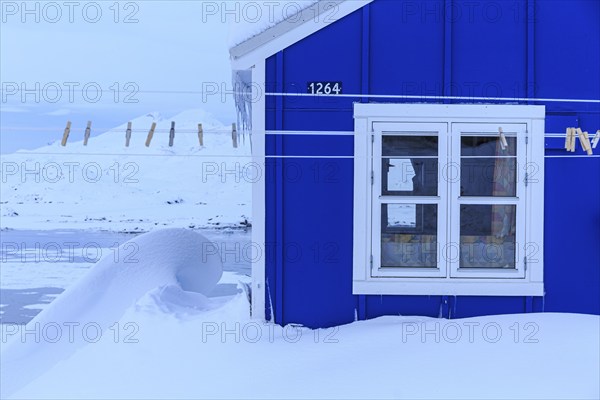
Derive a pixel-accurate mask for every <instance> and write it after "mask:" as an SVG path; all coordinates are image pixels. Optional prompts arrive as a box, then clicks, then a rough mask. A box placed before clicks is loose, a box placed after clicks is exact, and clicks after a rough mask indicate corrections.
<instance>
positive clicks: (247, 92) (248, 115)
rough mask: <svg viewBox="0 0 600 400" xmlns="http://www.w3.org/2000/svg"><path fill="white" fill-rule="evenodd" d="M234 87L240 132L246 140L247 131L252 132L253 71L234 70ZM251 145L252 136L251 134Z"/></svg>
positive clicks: (249, 133)
mask: <svg viewBox="0 0 600 400" xmlns="http://www.w3.org/2000/svg"><path fill="white" fill-rule="evenodd" d="M233 89H234V93H235V94H234V98H235V108H236V112H237V126H238V133H239V134H241V135H242V137H243V140H244V142H245V141H246V133H248V135H251V132H252V71H251V70H240V71H233ZM250 145H252V137H251V136H250Z"/></svg>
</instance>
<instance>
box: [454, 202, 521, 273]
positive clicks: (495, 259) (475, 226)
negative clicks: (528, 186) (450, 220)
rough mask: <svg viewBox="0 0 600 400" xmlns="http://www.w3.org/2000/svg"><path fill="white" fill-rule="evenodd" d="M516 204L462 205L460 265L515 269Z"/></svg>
mask: <svg viewBox="0 0 600 400" xmlns="http://www.w3.org/2000/svg"><path fill="white" fill-rule="evenodd" d="M516 211H517V206H515V205H461V206H460V262H459V266H460V268H512V269H514V268H516V262H515V261H516V241H515V226H516V220H517V218H516V214H517V213H516Z"/></svg>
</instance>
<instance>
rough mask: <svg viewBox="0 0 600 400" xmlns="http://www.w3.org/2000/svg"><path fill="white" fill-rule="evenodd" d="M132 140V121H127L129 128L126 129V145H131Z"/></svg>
mask: <svg viewBox="0 0 600 400" xmlns="http://www.w3.org/2000/svg"><path fill="white" fill-rule="evenodd" d="M130 141H131V122H128V123H127V130H126V131H125V147H129V142H130Z"/></svg>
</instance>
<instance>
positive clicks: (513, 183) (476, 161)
mask: <svg viewBox="0 0 600 400" xmlns="http://www.w3.org/2000/svg"><path fill="white" fill-rule="evenodd" d="M460 195H461V196H497V197H514V196H516V195H517V159H516V158H463V159H461V161H460Z"/></svg>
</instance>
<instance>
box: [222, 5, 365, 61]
mask: <svg viewBox="0 0 600 400" xmlns="http://www.w3.org/2000/svg"><path fill="white" fill-rule="evenodd" d="M373 1H374V0H331V1H329V0H328V1H319V2H317V3H315V4H312V5H310V6H308V7H307V8H305V9H303V10H302V11H301V12H300V13H301V15H300V16H299V17H298V16H297V14H296V15H295V16H294V17H290V18H287V19H285V20H283V21H281V22H278V23H277V24H275V25H273V26H272V27H270V28H268V29H266V30H265V31H263V32H261V33H259V34H258V35H255V36H252V37H251V38H249V39H247V40H245V41H243V42H242V43H240V44H237V45H235V46H233V47H232V48H231V49H230V50H229V54H230V56H231V60H232V62H233V63H234V64H243V65H246V67H250V66H251V64H249V63H248V62H242V63H240V62H239V60H241V59H247V58H253V57H252V55H253V53H256V52H257V51H258V50H260V49H265V48H266V47H267V45H269V44H273V42H274V41H277V40H278V39H279V43H278V44H277V45H276V46H270V49H269V50H267V51H266V53H265V55H264V56H265V58H268V57H270V56H271V55H273V54H275V53H276V52H277V51H280V50H282V49H284V48H286V47H288V46H290V45H291V44H293V43H295V42H296V41H298V40H301V39H302V38H305V37H307V36H309V35H311V34H312V33H315V32H317V31H319V30H321V29H323V28H324V27H326V26H329V25H331V24H332V23H335V22H337V21H339V20H340V19H342V18H344V17H346V16H347V15H348V14H350V13H352V12H354V11H356V10H359V9H361V8H362V7H364V6H365V5H367V4H370V3H372V2H373ZM332 8H335V9H337V15H334V16H332V17H331V19H329V18H327V16H328V14H327V13H331V11H332ZM311 22H312V25H311V26H308V27H307V25H309V23H311ZM300 28H303V29H300ZM299 30H301V31H302V32H301V37H300V39H299V38H297V37H293V38H290V40H281V39H282V38H285V37H286V36H290V35H291V33H292V32H293V31H299Z"/></svg>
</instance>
